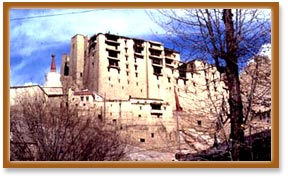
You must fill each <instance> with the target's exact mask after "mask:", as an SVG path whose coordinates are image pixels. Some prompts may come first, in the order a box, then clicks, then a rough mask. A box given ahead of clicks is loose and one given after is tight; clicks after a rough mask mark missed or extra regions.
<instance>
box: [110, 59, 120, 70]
mask: <svg viewBox="0 0 288 177" xmlns="http://www.w3.org/2000/svg"><path fill="white" fill-rule="evenodd" d="M109 67H114V68H118V67H119V64H118V60H109Z"/></svg>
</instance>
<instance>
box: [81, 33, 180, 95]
mask: <svg viewBox="0 0 288 177" xmlns="http://www.w3.org/2000/svg"><path fill="white" fill-rule="evenodd" d="M179 63H180V55H179V53H178V52H177V51H174V50H171V49H166V48H164V46H163V45H162V44H161V43H159V42H155V41H145V40H142V39H135V38H128V37H124V36H118V35H113V34H101V33H100V34H96V35H94V36H92V37H91V38H90V39H89V41H88V45H87V50H86V57H85V64H84V74H83V76H84V78H83V81H84V82H83V85H84V87H85V88H87V89H89V90H93V91H96V92H97V93H99V94H100V95H102V96H104V95H106V97H107V99H123V100H127V99H129V98H130V97H137V98H144V99H164V98H165V99H166V100H167V99H169V98H173V84H174V82H175V79H174V76H176V75H177V71H176V68H177V66H178V64H179ZM174 71H175V72H174Z"/></svg>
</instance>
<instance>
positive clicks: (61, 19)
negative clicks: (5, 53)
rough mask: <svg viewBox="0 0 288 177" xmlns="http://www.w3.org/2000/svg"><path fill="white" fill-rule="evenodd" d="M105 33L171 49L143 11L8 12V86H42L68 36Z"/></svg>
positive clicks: (63, 50)
mask: <svg viewBox="0 0 288 177" xmlns="http://www.w3.org/2000/svg"><path fill="white" fill-rule="evenodd" d="M177 13H180V14H182V11H181V10H178V11H177ZM47 16H48V17H47ZM106 32H110V33H112V34H118V35H122V36H128V37H136V38H143V39H146V40H156V41H162V42H164V43H165V44H164V45H165V46H166V47H172V45H171V43H168V42H167V40H165V38H164V37H163V36H164V34H165V32H164V31H163V30H162V29H161V27H159V26H158V25H157V24H156V23H154V22H153V21H152V20H151V19H150V18H149V16H148V15H147V13H146V11H145V10H144V9H128V10H127V9H126V10H125V9H122V10H121V9H12V10H10V85H11V86H17V85H25V84H32V83H33V84H40V85H43V84H44V82H45V74H46V73H47V72H48V71H49V68H50V62H51V54H52V53H53V54H55V55H56V64H57V71H58V72H60V70H59V69H60V64H61V56H62V54H63V53H68V54H69V53H70V39H71V37H72V36H74V35H75V34H84V35H88V36H91V35H93V34H96V33H106ZM260 45H261V44H260ZM176 50H177V49H176ZM184 53H185V51H184ZM184 53H183V51H182V56H184Z"/></svg>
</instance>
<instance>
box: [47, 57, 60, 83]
mask: <svg viewBox="0 0 288 177" xmlns="http://www.w3.org/2000/svg"><path fill="white" fill-rule="evenodd" d="M51 57H52V61H51V66H50V72H49V73H47V74H46V81H45V84H44V87H62V84H61V82H60V74H58V73H57V72H56V61H55V55H54V54H52V55H51Z"/></svg>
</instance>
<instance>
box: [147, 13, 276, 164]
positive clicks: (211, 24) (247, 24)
mask: <svg viewBox="0 0 288 177" xmlns="http://www.w3.org/2000/svg"><path fill="white" fill-rule="evenodd" d="M158 12H159V13H160V14H161V15H160V16H159V15H155V14H153V13H150V16H151V17H152V18H153V19H154V21H155V22H157V23H158V24H159V25H160V26H161V27H162V28H163V29H164V30H165V31H166V32H167V34H168V40H170V42H171V45H174V46H175V48H176V49H178V50H180V52H181V54H182V56H183V57H184V60H186V61H187V60H193V59H202V60H206V61H208V62H210V63H213V64H214V65H215V66H216V68H217V70H218V71H219V72H220V73H223V76H225V78H224V79H225V83H226V85H227V87H228V90H229V98H228V103H229V114H228V118H229V119H230V125H231V127H230V132H231V133H230V140H231V141H232V157H233V160H242V159H241V157H242V154H243V153H244V151H243V144H244V131H243V124H244V115H243V102H242V98H241V88H240V80H239V72H240V70H241V69H243V67H244V66H245V65H246V62H247V60H248V59H249V58H250V57H252V56H253V55H254V52H255V51H258V50H259V48H260V46H261V45H262V44H264V43H270V38H271V34H270V32H271V29H270V12H268V11H265V10H257V9H233V10H232V9H186V10H159V11H158Z"/></svg>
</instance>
